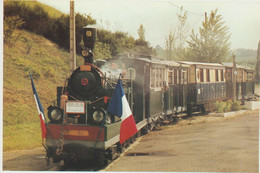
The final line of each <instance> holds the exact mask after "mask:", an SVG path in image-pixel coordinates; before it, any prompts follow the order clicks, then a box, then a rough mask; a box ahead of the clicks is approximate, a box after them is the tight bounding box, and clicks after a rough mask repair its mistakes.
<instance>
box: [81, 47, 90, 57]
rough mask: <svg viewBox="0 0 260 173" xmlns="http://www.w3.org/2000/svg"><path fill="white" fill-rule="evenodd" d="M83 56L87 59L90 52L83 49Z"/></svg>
mask: <svg viewBox="0 0 260 173" xmlns="http://www.w3.org/2000/svg"><path fill="white" fill-rule="evenodd" d="M81 54H82V56H84V57H86V56H88V54H89V52H88V50H86V49H83V50H82V51H81Z"/></svg>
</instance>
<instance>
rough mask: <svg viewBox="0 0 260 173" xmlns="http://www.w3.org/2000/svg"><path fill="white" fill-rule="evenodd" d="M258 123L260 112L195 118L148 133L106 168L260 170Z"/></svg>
mask: <svg viewBox="0 0 260 173" xmlns="http://www.w3.org/2000/svg"><path fill="white" fill-rule="evenodd" d="M208 120H210V122H208ZM258 123H259V113H258V111H254V112H250V114H248V113H246V114H245V115H240V116H238V117H233V118H219V117H209V116H206V117H202V116H200V117H192V118H191V119H187V120H184V121H181V122H180V123H178V125H174V126H167V127H163V130H160V131H155V132H152V133H150V134H149V135H147V136H144V137H143V138H142V140H141V141H140V142H139V143H138V144H137V145H136V146H134V147H133V148H131V149H130V150H128V151H127V152H126V153H125V154H124V155H125V156H123V157H120V158H119V159H118V160H117V161H115V162H113V164H111V165H110V166H109V167H107V168H106V169H105V170H104V171H148V172H150V171H159V172H161V171H172V172H178V171H185V172H205V171H206V172H258V163H259V161H258V141H259V138H258V137H259V128H258V127H259V124H258Z"/></svg>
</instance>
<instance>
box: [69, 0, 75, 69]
mask: <svg viewBox="0 0 260 173" xmlns="http://www.w3.org/2000/svg"><path fill="white" fill-rule="evenodd" d="M75 69H76V39H75V12H74V0H71V1H70V70H71V71H74V70H75Z"/></svg>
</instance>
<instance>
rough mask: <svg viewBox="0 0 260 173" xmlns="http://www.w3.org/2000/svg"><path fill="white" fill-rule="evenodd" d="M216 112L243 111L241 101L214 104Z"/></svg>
mask: <svg viewBox="0 0 260 173" xmlns="http://www.w3.org/2000/svg"><path fill="white" fill-rule="evenodd" d="M214 106H215V111H216V112H217V113H223V112H229V111H239V110H241V106H240V101H234V102H232V101H231V100H229V101H226V102H223V101H216V102H215V103H214Z"/></svg>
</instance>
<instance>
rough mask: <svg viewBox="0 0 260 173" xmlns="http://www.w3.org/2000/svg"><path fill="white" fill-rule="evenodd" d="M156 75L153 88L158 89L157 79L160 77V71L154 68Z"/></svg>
mask: <svg viewBox="0 0 260 173" xmlns="http://www.w3.org/2000/svg"><path fill="white" fill-rule="evenodd" d="M155 71H156V72H155V73H156V79H155V87H159V77H160V74H159V73H160V69H158V68H156V69H155Z"/></svg>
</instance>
